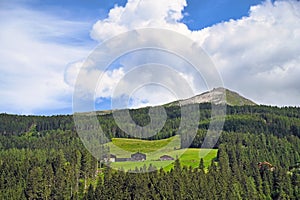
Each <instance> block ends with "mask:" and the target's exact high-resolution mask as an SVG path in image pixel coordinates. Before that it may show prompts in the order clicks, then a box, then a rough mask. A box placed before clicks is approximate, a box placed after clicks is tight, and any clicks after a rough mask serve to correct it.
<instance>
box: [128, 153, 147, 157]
mask: <svg viewBox="0 0 300 200" xmlns="http://www.w3.org/2000/svg"><path fill="white" fill-rule="evenodd" d="M132 156H146V154H143V153H140V152H137V153H134V154H131V157H132Z"/></svg>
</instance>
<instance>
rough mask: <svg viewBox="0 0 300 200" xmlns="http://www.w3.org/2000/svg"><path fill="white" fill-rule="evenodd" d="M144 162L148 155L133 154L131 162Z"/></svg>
mask: <svg viewBox="0 0 300 200" xmlns="http://www.w3.org/2000/svg"><path fill="white" fill-rule="evenodd" d="M144 160H146V154H143V153H140V152H137V153H134V154H131V161H144Z"/></svg>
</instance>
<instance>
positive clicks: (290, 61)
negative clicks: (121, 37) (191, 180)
mask: <svg viewBox="0 0 300 200" xmlns="http://www.w3.org/2000/svg"><path fill="white" fill-rule="evenodd" d="M185 6H186V1H184V0H177V1H174V0H170V1H167V0H166V1H163V2H162V1H150V0H144V1H138V0H131V1H128V3H127V4H126V5H125V6H124V7H120V6H116V7H115V8H113V9H111V10H110V13H109V16H108V18H106V19H104V20H99V21H98V22H97V23H96V24H95V25H94V27H93V29H92V31H91V36H92V38H94V39H96V40H98V41H103V40H105V39H107V38H109V37H112V36H114V35H117V34H119V33H121V32H124V31H127V30H132V29H135V28H143V27H158V28H166V29H171V30H175V31H177V32H179V33H182V34H184V35H186V36H188V37H190V38H192V39H193V40H195V41H196V42H197V43H198V44H200V45H201V46H202V47H203V48H204V49H205V50H206V52H207V53H208V54H209V55H210V56H211V58H212V59H213V61H214V62H215V64H216V66H217V68H218V69H219V71H220V73H221V75H222V78H223V80H224V84H225V86H226V87H229V88H231V89H233V90H237V91H239V92H241V93H242V94H244V95H246V96H248V97H249V98H251V99H253V100H254V101H257V102H258V103H264V104H276V105H299V101H298V99H299V98H300V88H299V85H300V82H299V80H300V79H299V77H298V76H299V74H300V67H299V63H300V56H299V52H300V45H299V44H300V2H299V1H295V0H288V1H275V2H274V3H272V2H271V1H266V2H264V3H262V4H260V5H256V6H252V7H251V9H250V11H249V16H245V17H243V18H241V19H238V20H230V21H227V22H222V23H219V24H215V25H214V26H212V27H208V28H205V29H202V30H198V31H191V30H189V29H188V28H187V26H186V25H185V24H183V23H182V22H181V21H180V20H181V19H182V17H183V14H182V13H183V10H184V7H185ZM174 43H175V41H174ZM185 73H186V74H189V73H191V71H188V70H185ZM197 91H199V90H197Z"/></svg>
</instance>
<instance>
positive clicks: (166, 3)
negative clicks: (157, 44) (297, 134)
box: [0, 0, 300, 114]
mask: <svg viewBox="0 0 300 200" xmlns="http://www.w3.org/2000/svg"><path fill="white" fill-rule="evenodd" d="M185 6H188V5H187V1H186V0H161V1H153V0H128V2H127V4H126V5H125V6H117V5H116V6H115V7H114V8H112V9H111V10H110V11H109V14H108V17H107V18H105V19H101V20H98V21H97V22H96V23H95V24H94V26H93V27H92V30H90V28H89V26H90V24H88V23H85V22H78V21H67V20H64V19H61V18H58V17H55V16H53V15H48V14H43V13H41V12H38V11H34V10H30V9H28V8H22V7H11V8H9V9H3V8H2V9H1V8H0V23H1V32H0V43H1V47H2V48H1V49H0V55H1V60H0V70H1V74H0V78H1V79H0V87H1V90H0V94H1V96H2V97H5V98H2V99H1V101H0V112H13V113H25V114H29V113H38V112H39V110H45V108H49V110H51V109H55V110H60V109H64V108H69V107H70V106H71V105H70V104H71V100H70V99H71V96H72V92H73V88H74V84H75V82H76V80H77V75H78V73H79V71H80V70H81V69H82V74H83V77H84V78H83V79H82V81H83V82H82V84H86V85H87V86H89V85H93V84H94V82H93V83H91V81H92V80H96V81H97V80H99V81H100V82H99V84H98V86H99V87H97V88H96V89H95V90H94V91H91V92H92V93H93V94H94V95H95V98H110V97H111V96H112V95H113V94H114V90H115V88H116V86H117V85H118V84H119V83H123V87H124V88H125V89H126V85H127V86H128V87H127V88H129V86H130V84H131V83H132V82H133V80H134V79H133V80H131V81H130V80H129V79H127V82H124V80H126V79H124V77H125V76H126V74H127V73H128V72H130V70H131V69H132V67H134V66H139V65H143V64H146V63H151V62H153V60H155V61H156V63H160V64H165V65H168V66H172V67H173V69H175V70H177V72H178V76H179V77H181V78H182V79H183V80H185V82H186V83H188V85H189V86H191V87H192V89H193V91H194V92H195V93H200V92H202V91H204V90H206V88H207V87H205V86H206V83H205V80H204V79H205V77H203V80H200V79H201V78H199V77H198V76H196V77H195V73H197V72H196V71H195V70H193V69H192V68H191V67H190V66H189V65H188V64H187V63H185V62H184V61H182V60H180V59H178V57H177V58H175V57H174V56H172V55H165V54H163V53H160V54H156V53H153V52H140V53H135V54H134V53H133V54H130V55H128V56H127V57H124V58H123V59H122V58H121V59H120V60H119V61H118V64H117V65H116V66H114V67H111V68H109V69H107V70H103V69H100V68H94V69H88V67H86V66H84V63H85V62H84V61H82V60H80V59H82V58H84V57H86V55H88V49H90V46H88V45H85V44H84V42H85V41H84V40H82V39H81V38H82V37H84V34H85V32H88V31H89V30H90V37H91V38H92V39H94V40H96V41H98V42H100V43H103V42H104V41H105V40H107V39H109V38H112V37H113V36H116V35H118V34H120V33H122V32H126V31H129V30H133V29H137V28H149V27H152V28H163V29H169V30H173V31H176V32H179V33H181V34H183V35H185V36H187V37H189V38H191V39H193V40H194V41H195V42H196V43H197V45H200V46H201V47H202V48H203V49H204V50H205V51H206V52H207V53H208V54H209V55H210V56H211V59H212V60H213V62H214V63H215V65H216V67H217V68H218V70H219V72H220V74H221V76H222V78H223V81H224V84H225V86H226V87H228V88H230V89H233V90H236V91H238V92H241V93H242V94H243V95H245V96H247V97H249V98H251V99H253V100H254V101H256V102H258V103H263V104H275V105H299V101H298V99H299V98H300V89H299V85H300V82H299V80H300V79H299V74H300V67H299V63H300V55H299V52H300V45H299V44H300V2H299V1H296V0H287V1H275V2H273V3H272V2H271V1H266V2H264V3H262V4H260V5H256V6H252V7H251V9H250V10H249V14H248V16H245V17H243V18H241V19H238V20H229V21H226V22H222V23H219V24H215V25H213V26H211V27H207V28H205V29H202V30H196V31H192V30H189V29H188V27H187V26H186V25H185V24H184V23H183V22H182V21H183V20H182V19H183V18H184V14H183V13H184V8H185ZM74 30H80V31H74ZM153 37H154V36H153ZM140 41H141V42H143V41H142V40H140ZM71 44H73V45H71ZM74 44H77V45H74ZM169 44H170V42H169V40H168V41H167V42H166V43H165V44H164V45H166V47H167V45H169ZM128 45H131V44H130V43H128ZM181 45H183V44H181V43H178V42H177V41H174V42H173V43H172V46H173V47H175V46H181ZM116 47H117V46H110V47H108V48H109V49H108V50H109V51H108V52H112V53H114V52H116V51H118V48H116ZM193 50H194V49H193V48H191V51H193ZM145 53H147V54H145ZM145 55H147V56H145ZM78 60H79V61H78ZM74 61H76V62H74ZM70 63H71V64H70ZM66 66H67V67H66ZM85 67H86V68H85ZM93 70H94V71H93ZM168 73H169V72H168ZM168 73H167V72H166V73H163V72H159V71H158V72H157V73H156V74H155V75H154V77H155V76H157V78H159V77H167V78H169V79H168V80H169V82H168V84H173V83H174V81H176V80H178V79H173V80H172V79H171V78H172V77H170V76H168ZM99 75H102V78H101V79H99ZM140 77H141V79H142V77H143V76H140ZM123 79H124V80H123ZM141 79H140V80H141ZM122 80H123V82H122ZM128 80H129V81H128ZM149 80H151V79H149ZM199 83H200V84H199ZM100 86H101V87H100ZM175 86H176V84H175ZM125 89H124V90H123V91H126V90H125ZM134 91H135V92H133V93H128V92H127V93H126V92H124V94H125V95H132V99H131V106H132V107H139V106H143V105H157V104H160V103H165V102H167V101H171V100H175V98H176V95H174V93H172V92H171V91H170V92H168V91H167V89H166V88H162V87H161V88H158V86H149V87H143V88H136V90H134ZM118 95H119V96H120V94H118Z"/></svg>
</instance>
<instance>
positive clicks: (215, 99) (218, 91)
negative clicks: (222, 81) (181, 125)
mask: <svg viewBox="0 0 300 200" xmlns="http://www.w3.org/2000/svg"><path fill="white" fill-rule="evenodd" d="M196 103H213V104H223V103H226V104H227V105H231V106H242V105H256V103H254V102H253V101H251V100H249V99H247V98H245V97H243V96H241V95H240V94H238V93H237V92H234V91H231V90H229V89H226V88H223V87H218V88H214V89H212V90H210V91H207V92H204V93H202V94H199V95H196V96H193V97H191V98H188V99H183V100H179V101H176V102H173V103H171V105H174V104H175V105H176V104H180V105H188V104H196Z"/></svg>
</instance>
